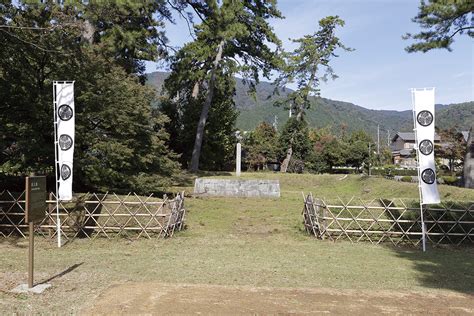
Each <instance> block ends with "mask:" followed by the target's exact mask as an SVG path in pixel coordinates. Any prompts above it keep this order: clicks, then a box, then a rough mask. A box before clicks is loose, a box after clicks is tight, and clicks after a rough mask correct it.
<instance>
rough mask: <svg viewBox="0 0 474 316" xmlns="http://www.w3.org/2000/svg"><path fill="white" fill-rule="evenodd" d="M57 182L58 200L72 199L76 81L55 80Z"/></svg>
mask: <svg viewBox="0 0 474 316" xmlns="http://www.w3.org/2000/svg"><path fill="white" fill-rule="evenodd" d="M53 89H54V92H55V94H54V96H55V100H54V101H55V102H54V103H55V104H54V109H55V123H56V135H55V136H56V177H57V178H56V182H57V184H58V187H57V195H58V200H60V201H68V200H71V199H72V170H73V169H72V162H73V156H74V124H75V108H74V82H73V81H55V82H54V88H53Z"/></svg>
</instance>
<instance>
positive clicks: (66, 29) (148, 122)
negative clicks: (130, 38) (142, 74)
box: [0, 1, 177, 192]
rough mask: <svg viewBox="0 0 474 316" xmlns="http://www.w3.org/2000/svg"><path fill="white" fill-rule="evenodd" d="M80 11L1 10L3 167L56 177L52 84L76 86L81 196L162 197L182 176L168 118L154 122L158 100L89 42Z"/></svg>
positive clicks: (0, 162) (99, 45)
mask: <svg viewBox="0 0 474 316" xmlns="http://www.w3.org/2000/svg"><path fill="white" fill-rule="evenodd" d="M68 3H69V2H68ZM78 10H79V9H78V8H76V7H75V6H73V5H64V6H60V5H56V4H53V2H52V1H51V2H49V3H48V4H41V5H38V4H35V5H20V6H13V5H11V4H2V5H0V17H1V19H2V20H3V22H2V23H6V26H7V27H5V28H2V29H1V30H2V31H0V39H1V40H2V43H4V45H3V47H2V49H1V50H0V97H1V100H2V104H0V167H2V169H6V170H8V171H12V172H19V173H24V172H26V171H27V169H28V168H29V169H31V170H32V171H41V170H45V169H47V170H49V171H50V172H51V173H52V171H51V167H52V166H54V145H53V141H54V140H53V113H52V111H53V108H52V95H51V92H52V81H53V80H58V79H62V80H64V79H69V80H75V81H76V83H75V105H76V139H75V141H76V144H75V164H74V167H75V174H76V175H75V181H74V185H75V188H74V189H75V190H76V189H99V190H109V189H113V190H126V191H129V190H135V191H137V192H145V191H148V192H149V191H156V190H158V189H159V188H160V187H161V186H162V185H163V184H165V182H166V181H164V180H165V178H166V177H168V176H169V175H171V174H172V173H173V172H174V171H175V170H176V169H177V164H176V162H175V160H176V156H175V155H174V154H173V153H172V152H170V151H169V150H168V148H167V147H166V144H165V143H166V142H167V138H168V134H167V133H166V131H164V129H163V125H164V123H165V122H166V120H167V118H166V117H165V116H163V115H162V114H160V113H156V115H155V116H152V113H151V102H153V100H154V99H155V95H154V92H153V91H152V90H151V89H150V88H147V87H145V86H143V85H142V84H140V83H139V81H138V77H137V76H135V75H132V74H129V72H130V69H127V67H125V66H124V65H123V63H122V62H121V60H120V58H117V56H115V55H114V54H109V53H107V52H104V44H103V42H92V43H90V42H89V41H86V40H83V39H82V38H83V36H84V30H83V28H82V24H81V22H80V21H78V16H80V15H81V14H80V13H78V12H80V11H78ZM5 29H6V30H7V31H5ZM136 45H137V46H140V44H139V43H138V42H137V43H136ZM132 56H133V55H132V54H131V55H129V56H128V57H126V58H133V57H132Z"/></svg>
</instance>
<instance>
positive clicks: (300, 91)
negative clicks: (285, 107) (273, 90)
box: [276, 16, 353, 121]
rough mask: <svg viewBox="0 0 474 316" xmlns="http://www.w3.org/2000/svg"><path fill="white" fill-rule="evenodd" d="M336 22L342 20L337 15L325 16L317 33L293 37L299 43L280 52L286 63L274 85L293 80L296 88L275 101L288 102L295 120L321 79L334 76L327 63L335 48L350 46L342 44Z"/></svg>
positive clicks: (338, 23) (333, 77) (344, 48)
mask: <svg viewBox="0 0 474 316" xmlns="http://www.w3.org/2000/svg"><path fill="white" fill-rule="evenodd" d="M338 26H340V27H342V26H344V21H343V20H342V19H340V18H339V17H338V16H328V17H325V18H323V19H321V20H320V21H319V30H318V31H317V32H316V33H314V34H312V35H305V36H304V37H302V38H298V39H294V40H293V43H297V44H298V45H299V46H298V47H297V48H296V49H295V50H294V51H292V52H284V53H282V57H283V59H284V61H285V63H284V66H283V69H282V74H281V76H280V77H279V78H278V79H277V86H284V85H287V84H290V83H293V82H296V83H297V85H298V88H297V89H296V90H295V91H293V92H291V93H289V94H288V96H287V98H286V99H284V100H280V101H278V102H279V103H277V104H276V105H280V104H281V103H283V104H289V108H290V109H291V110H292V111H293V112H294V113H296V117H297V119H298V121H300V120H302V118H303V114H304V110H305V109H308V108H309V107H310V99H309V98H310V97H311V96H318V95H319V92H320V90H319V85H320V82H321V80H322V81H326V80H328V79H329V78H331V79H336V78H337V75H336V74H335V73H334V70H333V69H332V67H331V66H330V64H329V63H330V61H331V59H332V58H333V57H338V55H336V53H335V52H336V50H337V49H342V50H345V51H352V50H353V49H351V48H348V47H346V46H344V45H343V44H342V42H341V41H340V39H339V38H338V37H337V36H336V28H337V27H338Z"/></svg>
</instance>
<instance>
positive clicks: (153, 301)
mask: <svg viewBox="0 0 474 316" xmlns="http://www.w3.org/2000/svg"><path fill="white" fill-rule="evenodd" d="M145 313H146V314H160V315H163V314H277V313H278V314H281V313H284V314H288V313H294V314H308V313H309V314H322V313H324V314H327V313H331V314H341V315H348V314H355V315H367V314H372V315H375V314H382V313H384V314H391V315H393V314H398V315H406V314H433V315H434V314H436V315H446V314H450V315H453V314H454V315H472V314H473V313H474V295H469V294H459V293H454V292H435V293H422V292H397V291H366V290H365V291H356V290H335V289H290V288H255V287H235V286H232V287H229V286H216V285H176V284H161V283H128V284H122V285H118V286H113V287H111V288H109V289H108V290H106V291H105V292H104V293H102V294H101V295H100V296H99V297H98V298H97V299H96V300H95V302H93V305H92V307H90V308H88V309H85V310H83V314H85V315H89V314H94V315H97V314H145Z"/></svg>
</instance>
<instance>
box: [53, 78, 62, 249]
mask: <svg viewBox="0 0 474 316" xmlns="http://www.w3.org/2000/svg"><path fill="white" fill-rule="evenodd" d="M53 100H54V102H53V106H54V109H53V117H54V179H55V183H56V234H57V239H58V248H60V247H61V218H60V217H59V200H58V182H59V180H58V158H59V157H58V120H57V114H56V111H57V106H58V104H57V100H56V81H54V82H53Z"/></svg>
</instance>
